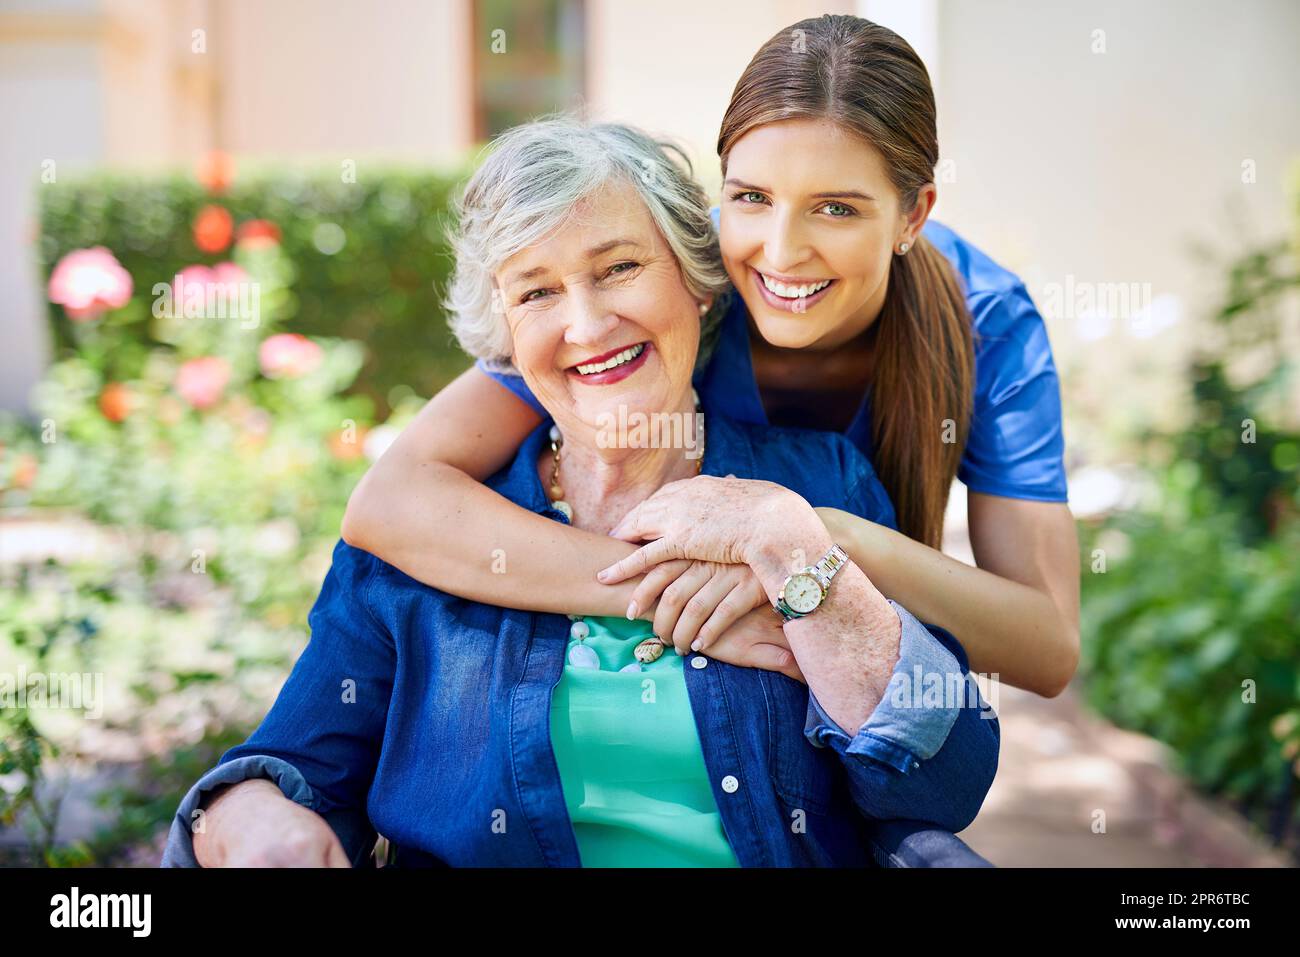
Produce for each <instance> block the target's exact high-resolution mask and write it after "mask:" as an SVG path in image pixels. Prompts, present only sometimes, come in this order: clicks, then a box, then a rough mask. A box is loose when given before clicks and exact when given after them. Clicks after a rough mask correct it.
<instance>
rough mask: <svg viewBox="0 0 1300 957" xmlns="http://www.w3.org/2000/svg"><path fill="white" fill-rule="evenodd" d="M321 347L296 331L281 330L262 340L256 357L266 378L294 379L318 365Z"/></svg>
mask: <svg viewBox="0 0 1300 957" xmlns="http://www.w3.org/2000/svg"><path fill="white" fill-rule="evenodd" d="M321 358H322V352H321V347H320V346H318V345H317V344H316V343H314V342H312V341H311V340H310V339H308V338H307V337H306V336H300V335H298V333H296V332H282V333H280V334H279V335H274V336H271V337H270V338H268V339H266V340H264V341H263V342H262V346H261V348H260V349H258V352H257V359H258V362H259V363H261V366H262V374H263V375H264V376H266V377H267V378H268V379H296V378H298V376H302V375H306V374H307V373H308V372H311V371H312V370H313V369H315V368H316V367H317V366H319V365H320V363H321Z"/></svg>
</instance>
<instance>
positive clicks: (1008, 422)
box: [478, 207, 1067, 502]
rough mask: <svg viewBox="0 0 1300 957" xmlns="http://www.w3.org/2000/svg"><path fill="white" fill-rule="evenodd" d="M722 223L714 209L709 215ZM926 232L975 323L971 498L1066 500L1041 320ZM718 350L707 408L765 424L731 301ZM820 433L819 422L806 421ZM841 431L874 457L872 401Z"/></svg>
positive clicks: (928, 227) (938, 235)
mask: <svg viewBox="0 0 1300 957" xmlns="http://www.w3.org/2000/svg"><path fill="white" fill-rule="evenodd" d="M713 220H714V223H715V224H716V223H717V221H718V209H717V207H714V209H713ZM922 234H923V235H924V236H925V237H926V239H928V240H929V241H930V242H931V243H933V244H934V246H935V248H936V249H938V250H939V252H941V253H942V254H943V255H944V256H946V257H947V258H948V261H949V262H951V263H952V265H953V268H954V270H956V273H957V276H958V278H959V279H960V281H961V284H962V287H963V289H964V291H965V293H966V305H967V307H968V308H969V309H970V313H971V317H972V318H973V320H974V333H975V406H974V410H973V413H972V415H971V424H970V432H969V434H968V436H967V439H966V448H965V450H964V451H963V453H962V460H961V465H960V466H959V467H958V469H957V477H958V478H959V479H961V481H962V482H963V483H964V484H965V485H966V487H967V488H968V489H970V490H971V491H973V492H982V493H984V494H986V495H1000V496H1004V497H1006V498H1019V499H1031V500H1033V501H1039V502H1064V501H1066V497H1067V496H1066V482H1065V462H1064V455H1065V438H1064V434H1063V431H1062V428H1061V390H1060V383H1059V381H1058V379H1057V375H1056V364H1055V363H1054V362H1053V361H1052V347H1051V345H1050V344H1049V342H1048V340H1047V327H1046V326H1045V325H1044V323H1043V317H1042V316H1041V315H1039V313H1038V309H1037V308H1036V307H1035V306H1034V303H1033V301H1032V300H1031V299H1030V298H1029V293H1028V292H1027V291H1026V289H1025V285H1024V283H1022V282H1021V281H1020V279H1019V278H1017V277H1016V275H1015V274H1014V273H1012V272H1010V271H1008V270H1006V269H1004V268H1002V267H1001V266H999V265H998V264H997V263H995V262H994V261H993V260H992V259H990V258H989V257H988V256H986V255H985V254H984V253H982V252H980V251H979V250H978V249H976V248H975V247H974V246H972V245H971V244H970V243H968V242H967V241H966V240H964V239H962V238H961V237H960V236H959V235H957V233H955V232H953V231H952V230H951V229H949V228H948V227H947V226H944V225H942V224H941V223H937V222H935V221H934V220H933V219H931V220H928V221H927V222H926V224H925V228H924V229H923V230H922ZM731 299H732V302H731V306H730V308H729V309H728V310H727V312H726V314H725V315H724V316H723V319H722V329H721V333H720V335H719V339H718V344H717V348H716V349H715V351H714V353H713V356H712V357H711V359H710V360H709V363H708V365H707V366H706V367H705V368H704V369H702V370H700V371H699V372H697V373H696V376H695V386H696V388H697V389H698V390H699V392H700V395H701V396H702V397H703V398H704V400H705V401H706V402H708V403H709V404H711V405H714V406H716V407H717V408H718V410H719V411H721V412H723V413H724V414H726V415H729V416H731V417H732V418H734V419H739V420H740V421H742V422H752V423H756V424H760V425H766V424H767V415H766V413H765V412H764V410H763V402H762V399H761V397H760V394H759V390H758V383H757V381H756V380H755V378H754V366H753V362H752V357H751V355H750V351H749V349H750V346H749V314H748V311H747V310H746V308H745V302H744V300H743V299H742V298H741V297H740V296H739V295H733V296H732V297H731ZM478 365H479V368H481V369H483V370H484V371H485V372H487V373H488V374H489V375H491V376H492V377H493V378H494V379H496V380H497V381H498V382H500V383H501V384H502V385H504V386H506V387H507V388H508V389H510V390H511V391H512V392H514V393H515V394H516V395H518V396H519V397H520V398H522V399H523V400H524V401H526V402H527V403H528V404H529V405H531V406H532V407H533V408H534V409H536V410H537V412H538V414H540V415H542V416H546V415H547V414H548V413H547V412H546V411H545V410H544V409H543V408H542V406H541V404H540V403H539V402H538V401H537V400H536V399H535V398H534V397H533V395H532V393H531V392H530V391H529V389H528V386H527V384H526V383H525V382H524V380H523V379H522V378H520V377H519V376H518V375H513V374H510V373H506V372H501V371H498V370H494V369H492V368H490V367H488V366H487V365H486V364H485V363H484V362H483V361H482V360H480V361H479V363H478ZM806 425H807V427H808V428H817V423H815V422H809V423H806ZM844 434H845V435H846V436H847V437H848V438H849V439H850V440H851V441H852V442H853V444H854V445H856V446H857V447H858V448H859V449H861V450H862V452H863V453H864V454H865V455H866V456H867V457H868V458H871V451H872V449H871V445H872V443H871V407H870V395H869V394H868V395H866V396H864V397H863V401H862V404H861V406H860V407H859V408H858V412H857V415H856V416H855V417H854V419H853V421H852V422H851V423H850V424H849V427H848V428H847V429H845V431H844Z"/></svg>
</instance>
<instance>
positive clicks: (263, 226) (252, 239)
mask: <svg viewBox="0 0 1300 957" xmlns="http://www.w3.org/2000/svg"><path fill="white" fill-rule="evenodd" d="M235 241H236V242H238V243H239V244H240V245H243V246H248V247H250V248H260V247H262V246H275V245H277V244H278V243H279V242H280V227H279V226H277V225H275V223H273V222H271V221H270V220H269V219H250V220H249V221H248V222H246V223H243V224H241V225H240V227H239V231H238V232H237V233H236V234H235Z"/></svg>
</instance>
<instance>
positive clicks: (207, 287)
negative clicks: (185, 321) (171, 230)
mask: <svg viewBox="0 0 1300 957" xmlns="http://www.w3.org/2000/svg"><path fill="white" fill-rule="evenodd" d="M247 281H248V273H247V272H245V271H244V269H243V267H241V266H237V265H235V264H234V263H229V262H227V263H217V264H216V265H215V266H203V265H195V266H186V267H185V268H184V269H182V270H181V271H180V272H178V273H177V274H176V278H175V279H174V280H173V281H172V301H173V302H174V303H175V309H176V313H177V314H178V315H183V316H186V317H188V318H205V317H207V316H208V306H209V303H212V304H213V307H214V308H215V307H216V303H217V300H218V299H219V298H224V299H225V301H226V303H227V304H235V305H237V304H238V303H239V301H240V299H239V295H240V289H239V287H240V285H241V284H242V283H244V282H247Z"/></svg>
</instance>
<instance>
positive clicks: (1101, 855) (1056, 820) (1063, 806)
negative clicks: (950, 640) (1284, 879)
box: [961, 685, 1291, 867]
mask: <svg viewBox="0 0 1300 957" xmlns="http://www.w3.org/2000/svg"><path fill="white" fill-rule="evenodd" d="M997 703H998V714H999V718H1000V722H1001V727H1002V752H1001V757H1000V759H999V767H998V776H997V778H996V779H995V780H994V782H993V788H992V790H990V792H989V795H988V797H987V798H986V799H985V801H984V807H983V808H982V809H981V811H980V814H979V816H978V817H977V818H976V819H975V823H974V824H972V825H971V826H970V827H968V828H967V829H966V830H965V831H962V832H961V837H962V839H963V840H965V841H966V842H967V843H968V844H970V846H971V847H973V848H974V849H975V850H977V851H978V852H979V853H981V854H983V855H984V856H985V857H986V858H988V859H989V860H990V861H992V862H993V863H994V864H996V865H998V866H1000V867H1258V866H1284V867H1285V866H1291V862H1290V861H1288V859H1287V858H1286V857H1284V856H1283V855H1281V854H1279V853H1277V852H1275V851H1274V850H1272V848H1271V847H1270V846H1269V844H1268V843H1267V840H1266V838H1264V837H1263V836H1261V835H1259V834H1258V833H1257V832H1255V831H1253V830H1252V829H1251V828H1250V827H1249V825H1247V824H1246V822H1245V821H1244V820H1243V819H1242V818H1241V817H1240V815H1238V814H1237V813H1236V812H1235V811H1233V810H1232V809H1230V808H1226V807H1223V806H1220V805H1218V804H1216V803H1215V802H1211V801H1208V800H1206V799H1205V798H1203V797H1199V796H1197V795H1195V794H1193V793H1192V792H1191V790H1190V788H1189V787H1188V786H1187V784H1186V783H1185V782H1184V781H1183V780H1182V779H1181V778H1180V777H1179V776H1178V775H1176V774H1173V773H1171V772H1170V771H1169V770H1168V767H1169V764H1168V755H1167V753H1166V749H1165V748H1164V747H1163V746H1162V745H1160V744H1159V743H1158V742H1156V741H1153V740H1152V739H1150V738H1147V737H1144V736H1142V735H1136V734H1131V733H1129V732H1126V731H1121V730H1120V729H1118V728H1115V727H1114V726H1112V725H1110V724H1109V723H1107V722H1105V721H1102V720H1100V719H1099V718H1097V717H1095V716H1093V715H1092V713H1091V712H1090V711H1086V710H1085V709H1083V708H1082V707H1081V704H1080V700H1079V691H1078V688H1077V687H1076V686H1075V685H1071V686H1070V688H1068V689H1067V690H1066V691H1065V693H1064V694H1062V695H1060V696H1059V697H1057V698H1050V699H1048V698H1040V697H1038V696H1037V695H1034V694H1030V693H1029V692H1024V691H1019V690H1017V689H1015V688H1009V687H1006V686H1002V687H1001V688H1000V689H999V690H998V699H997ZM1102 813H1104V825H1105V830H1104V833H1103V832H1100V826H1099V825H1098V829H1097V832H1094V821H1098V822H1100V821H1102V817H1101V814H1102Z"/></svg>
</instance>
